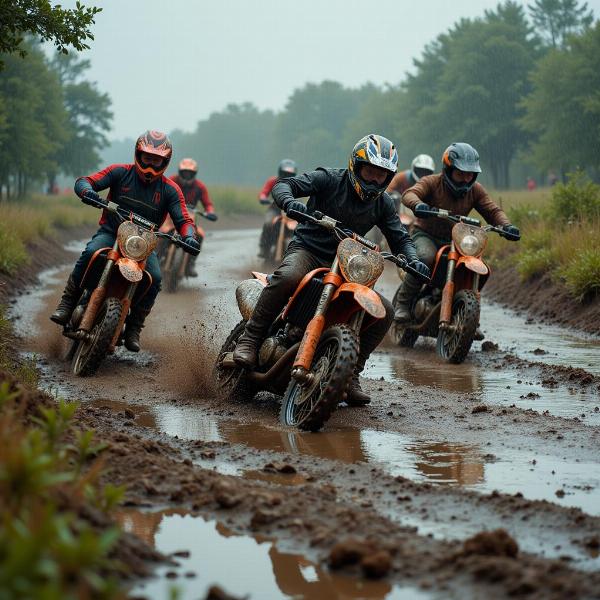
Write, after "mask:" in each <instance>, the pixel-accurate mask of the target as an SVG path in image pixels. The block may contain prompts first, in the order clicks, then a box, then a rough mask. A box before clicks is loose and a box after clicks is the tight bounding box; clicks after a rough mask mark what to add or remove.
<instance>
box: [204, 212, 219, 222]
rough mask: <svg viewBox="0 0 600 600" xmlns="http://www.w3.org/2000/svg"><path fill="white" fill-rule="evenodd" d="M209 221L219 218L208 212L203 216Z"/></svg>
mask: <svg viewBox="0 0 600 600" xmlns="http://www.w3.org/2000/svg"><path fill="white" fill-rule="evenodd" d="M204 216H205V217H206V218H207V219H208V220H209V221H216V220H217V219H218V218H219V217H218V216H217V215H216V214H215V213H214V212H208V213H206V214H205V215H204Z"/></svg>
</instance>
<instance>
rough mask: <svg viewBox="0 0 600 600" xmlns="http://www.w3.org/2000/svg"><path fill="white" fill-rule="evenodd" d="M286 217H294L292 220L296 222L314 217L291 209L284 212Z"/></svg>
mask: <svg viewBox="0 0 600 600" xmlns="http://www.w3.org/2000/svg"><path fill="white" fill-rule="evenodd" d="M286 214H287V216H288V217H290V218H291V219H294V221H298V223H307V222H308V221H314V220H315V217H314V216H313V215H309V214H308V213H305V212H302V211H299V210H294V209H291V210H290V211H289V212H287V213H286Z"/></svg>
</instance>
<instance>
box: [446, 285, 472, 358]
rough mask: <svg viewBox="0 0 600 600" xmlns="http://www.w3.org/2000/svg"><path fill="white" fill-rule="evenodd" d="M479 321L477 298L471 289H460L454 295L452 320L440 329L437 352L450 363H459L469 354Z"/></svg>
mask: <svg viewBox="0 0 600 600" xmlns="http://www.w3.org/2000/svg"><path fill="white" fill-rule="evenodd" d="M478 323H479V300H478V299H477V296H476V295H475V292H473V291H472V290H461V291H460V292H458V293H457V294H456V296H454V303H453V304H452V322H451V323H450V327H449V328H448V329H440V331H439V333H438V338H437V353H438V355H439V356H440V357H442V358H443V359H445V360H447V361H448V362H451V363H455V364H458V363H461V362H463V360H465V358H466V357H467V354H469V350H470V349H471V344H472V343H473V338H474V337H475V331H477V325H478Z"/></svg>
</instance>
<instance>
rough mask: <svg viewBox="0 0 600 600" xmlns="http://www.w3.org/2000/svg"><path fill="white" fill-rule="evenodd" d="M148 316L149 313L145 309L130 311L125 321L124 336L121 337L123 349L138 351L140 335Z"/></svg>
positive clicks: (136, 308)
mask: <svg viewBox="0 0 600 600" xmlns="http://www.w3.org/2000/svg"><path fill="white" fill-rule="evenodd" d="M149 314H150V311H149V310H147V309H143V308H138V307H135V308H132V309H131V312H130V313H129V316H128V317H127V320H126V321H125V335H124V337H123V342H124V344H125V348H127V350H129V351H130V352H139V351H140V333H141V331H142V328H143V327H144V321H145V320H146V317H147V316H148V315H149Z"/></svg>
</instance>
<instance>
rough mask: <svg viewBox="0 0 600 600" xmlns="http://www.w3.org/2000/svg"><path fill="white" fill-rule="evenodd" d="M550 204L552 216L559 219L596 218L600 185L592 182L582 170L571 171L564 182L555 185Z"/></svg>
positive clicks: (599, 200) (599, 213) (598, 210)
mask: <svg viewBox="0 0 600 600" xmlns="http://www.w3.org/2000/svg"><path fill="white" fill-rule="evenodd" d="M551 206H552V212H553V215H554V217H555V218H557V219H559V220H560V221H580V220H583V219H592V220H593V219H598V218H599V217H600V185H597V184H595V183H593V182H592V181H591V180H590V179H589V178H588V177H587V175H586V174H585V173H584V172H583V171H577V172H575V173H571V174H570V175H569V181H568V182H567V183H566V184H562V183H559V184H557V185H556V186H555V188H554V190H553V192H552V201H551Z"/></svg>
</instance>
